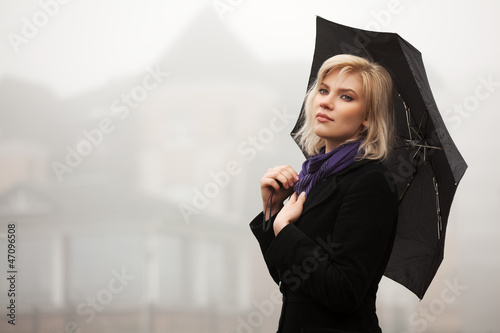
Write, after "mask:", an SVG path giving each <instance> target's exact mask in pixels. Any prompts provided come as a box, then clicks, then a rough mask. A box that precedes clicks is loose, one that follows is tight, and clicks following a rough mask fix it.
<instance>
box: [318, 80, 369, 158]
mask: <svg viewBox="0 0 500 333" xmlns="http://www.w3.org/2000/svg"><path fill="white" fill-rule="evenodd" d="M338 73H339V71H338V70H337V71H334V72H331V73H329V74H328V75H327V76H326V77H325V79H324V80H323V81H322V83H321V84H320V85H319V86H318V92H317V94H316V96H315V97H314V100H313V112H314V117H315V120H314V133H316V135H317V136H319V137H321V138H323V139H325V141H326V152H329V151H332V150H333V149H335V148H336V147H338V146H339V145H341V144H342V143H343V142H345V141H346V140H349V139H352V138H355V137H356V136H357V135H358V134H359V133H360V132H361V131H362V129H363V128H364V126H366V124H367V121H366V111H365V101H364V98H363V82H362V81H361V77H360V76H359V75H357V74H350V73H344V74H342V75H341V76H340V77H338Z"/></svg>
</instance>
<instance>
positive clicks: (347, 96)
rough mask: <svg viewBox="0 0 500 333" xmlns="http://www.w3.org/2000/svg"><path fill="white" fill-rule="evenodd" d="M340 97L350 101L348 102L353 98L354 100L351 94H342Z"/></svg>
mask: <svg viewBox="0 0 500 333" xmlns="http://www.w3.org/2000/svg"><path fill="white" fill-rule="evenodd" d="M340 97H341V98H342V99H344V100H346V101H348V102H350V101H353V100H354V98H352V97H351V96H349V95H342V96H340Z"/></svg>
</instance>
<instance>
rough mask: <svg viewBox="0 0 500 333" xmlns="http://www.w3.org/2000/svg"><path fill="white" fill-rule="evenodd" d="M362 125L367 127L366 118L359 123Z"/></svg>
mask: <svg viewBox="0 0 500 333" xmlns="http://www.w3.org/2000/svg"><path fill="white" fill-rule="evenodd" d="M361 124H362V125H363V126H364V127H368V119H365V120H363V122H362V123H361Z"/></svg>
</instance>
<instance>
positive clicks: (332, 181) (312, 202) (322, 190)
mask: <svg viewBox="0 0 500 333" xmlns="http://www.w3.org/2000/svg"><path fill="white" fill-rule="evenodd" d="M368 162H373V160H367V159H365V160H360V161H355V162H354V163H352V164H351V165H350V166H348V167H347V168H345V169H344V170H342V171H340V172H338V173H336V174H333V175H331V176H330V177H328V178H326V179H325V180H324V181H320V182H319V183H318V184H316V185H315V186H314V187H313V188H312V190H311V192H309V195H308V197H307V198H306V201H305V203H304V210H303V211H302V215H304V214H305V213H306V212H308V211H309V210H311V209H313V208H314V207H316V206H318V205H320V204H322V203H323V202H324V201H325V200H328V199H329V198H330V197H331V196H332V195H333V194H334V193H335V192H336V190H337V180H338V179H339V178H340V177H342V176H343V175H344V174H346V173H347V172H349V171H352V170H354V169H357V168H359V167H360V166H362V165H364V164H366V163H368Z"/></svg>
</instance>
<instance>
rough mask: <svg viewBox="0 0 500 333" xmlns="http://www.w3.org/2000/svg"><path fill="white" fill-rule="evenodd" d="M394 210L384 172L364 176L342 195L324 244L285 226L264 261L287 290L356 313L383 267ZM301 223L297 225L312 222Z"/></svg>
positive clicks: (391, 191)
mask: <svg viewBox="0 0 500 333" xmlns="http://www.w3.org/2000/svg"><path fill="white" fill-rule="evenodd" d="M397 205H398V202H397V196H396V195H395V193H394V191H393V190H392V189H391V187H390V185H389V184H388V182H387V180H386V177H385V175H384V173H383V171H381V170H371V171H368V172H367V173H364V174H363V175H361V176H360V177H358V178H357V180H356V181H354V182H353V184H352V185H351V186H350V188H349V189H348V190H347V192H346V193H345V196H344V199H343V202H342V203H341V205H340V210H339V213H338V215H337V217H336V220H335V227H334V231H333V233H332V234H331V235H327V236H326V240H325V239H317V240H313V239H311V238H309V237H308V236H307V235H305V234H304V233H303V232H302V231H301V230H300V229H299V228H297V227H296V226H295V225H293V224H289V225H287V226H286V227H284V228H283V229H282V230H281V231H280V233H279V234H278V235H277V236H276V237H275V239H274V240H273V241H272V242H271V244H270V245H269V247H268V249H267V252H266V253H265V256H266V260H267V261H268V263H269V264H271V265H273V266H275V267H277V268H278V269H280V270H281V271H282V272H283V273H282V276H281V278H282V283H285V284H286V286H287V288H289V289H291V290H293V289H298V288H300V290H301V292H304V293H307V294H309V295H310V296H311V297H312V298H313V299H315V300H316V301H317V302H319V303H320V304H323V305H325V306H326V307H328V308H330V309H332V310H333V311H336V312H351V311H355V310H357V309H358V308H359V306H360V305H361V303H362V302H363V300H364V298H365V296H366V295H367V292H368V290H369V288H370V286H371V285H372V283H373V282H374V279H380V277H381V274H382V273H383V271H384V269H385V265H386V264H387V259H388V256H389V255H390V249H391V248H392V243H393V240H394V232H395V226H396V220H397ZM318 215H320V214H318ZM306 218H307V217H305V219H304V221H303V222H302V223H314V221H308V220H307V219H306ZM329 218H331V219H335V216H332V217H329ZM376 283H378V281H376Z"/></svg>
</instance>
